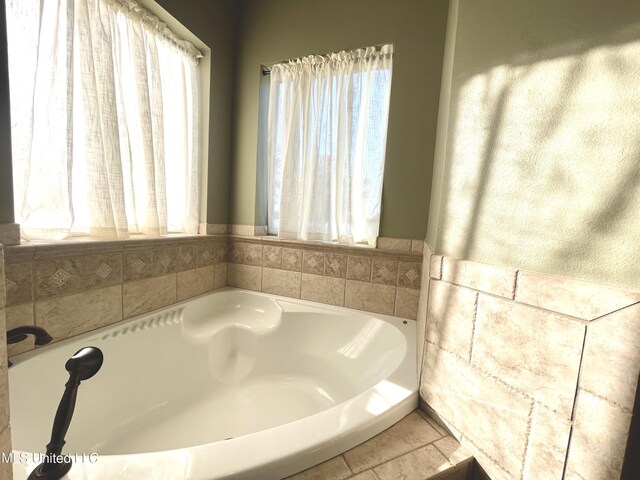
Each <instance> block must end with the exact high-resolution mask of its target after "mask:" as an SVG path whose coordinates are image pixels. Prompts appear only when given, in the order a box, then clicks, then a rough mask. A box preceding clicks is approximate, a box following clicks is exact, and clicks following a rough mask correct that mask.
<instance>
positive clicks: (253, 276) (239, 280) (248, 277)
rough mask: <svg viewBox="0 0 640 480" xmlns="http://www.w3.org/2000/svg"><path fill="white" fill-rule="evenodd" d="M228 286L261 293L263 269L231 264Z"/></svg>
mask: <svg viewBox="0 0 640 480" xmlns="http://www.w3.org/2000/svg"><path fill="white" fill-rule="evenodd" d="M227 285H229V286H231V287H237V288H245V289H247V290H254V291H257V292H259V291H260V289H261V286H262V267H258V266H255V265H240V264H238V263H229V264H228V265H227Z"/></svg>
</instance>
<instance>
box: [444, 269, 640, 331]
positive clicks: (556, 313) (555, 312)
mask: <svg viewBox="0 0 640 480" xmlns="http://www.w3.org/2000/svg"><path fill="white" fill-rule="evenodd" d="M432 280H437V281H438V282H443V283H446V284H447V285H452V286H454V287H457V288H464V289H466V290H471V291H473V292H478V293H480V294H482V295H487V296H489V297H493V298H497V299H498V300H502V301H505V302H509V303H512V304H514V305H522V306H525V307H529V308H532V309H534V310H539V311H542V312H544V313H551V314H553V315H556V316H558V317H562V318H566V319H567V320H570V321H573V322H576V323H579V324H581V325H588V324H589V323H591V322H593V320H585V319H584V318H580V317H575V316H573V315H568V314H566V313H562V312H557V311H555V310H549V309H548V308H542V307H539V306H537V305H531V304H530V303H524V302H519V301H518V300H512V299H510V298H507V297H503V296H502V295H496V294H495V293H491V292H485V291H484V290H478V289H475V288H471V287H467V286H465V285H459V284H457V283H454V282H449V281H447V280H438V279H435V278H432ZM637 303H640V301H639V302H637ZM633 305H635V303H634V304H633ZM629 306H631V305H629ZM624 308H626V307H624ZM612 313H613V312H612ZM607 315H609V314H607ZM599 318H600V317H599Z"/></svg>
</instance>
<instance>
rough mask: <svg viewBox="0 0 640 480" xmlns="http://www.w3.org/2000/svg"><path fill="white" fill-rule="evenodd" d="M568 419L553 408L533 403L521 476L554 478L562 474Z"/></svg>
mask: <svg viewBox="0 0 640 480" xmlns="http://www.w3.org/2000/svg"><path fill="white" fill-rule="evenodd" d="M570 430H571V423H570V421H569V420H568V419H567V418H563V417H561V416H559V415H557V414H555V413H553V412H552V411H550V410H548V409H546V408H545V407H542V406H540V405H536V406H535V408H534V412H533V416H532V419H531V433H530V435H531V438H530V442H529V451H528V452H527V456H526V458H525V462H526V463H525V468H524V478H530V479H532V480H534V479H535V480H545V479H548V480H555V479H558V480H559V479H561V478H562V472H563V470H564V461H565V458H566V455H567V446H568V445H569V432H570Z"/></svg>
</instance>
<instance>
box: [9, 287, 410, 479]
mask: <svg viewBox="0 0 640 480" xmlns="http://www.w3.org/2000/svg"><path fill="white" fill-rule="evenodd" d="M86 345H95V346H97V347H99V348H100V349H101V350H102V351H103V352H104V356H105V360H104V365H103V367H102V369H101V370H100V372H98V374H97V375H96V376H95V377H93V378H91V379H89V380H87V381H85V382H83V383H82V385H81V386H80V389H79V393H78V401H77V405H76V410H75V414H74V418H73V421H72V423H71V426H70V428H69V432H68V434H67V444H66V446H65V449H64V453H69V454H72V455H73V454H77V457H75V458H76V462H74V466H73V468H72V470H71V472H70V473H69V478H70V479H101V480H102V479H111V478H113V479H136V480H138V479H142V478H144V479H154V480H155V479H187V478H188V479H218V478H229V479H259V480H269V479H279V478H283V477H285V476H287V475H290V474H293V473H295V472H297V471H300V470H302V469H304V468H308V467H310V466H312V465H314V464H316V463H319V462H321V461H324V460H326V459H328V458H330V457H332V456H335V455H337V454H339V453H341V452H343V451H345V450H347V449H349V448H351V447H353V446H355V445H357V444H359V443H361V442H363V441H364V440H366V439H368V438H370V437H372V436H373V435H375V434H377V433H379V432H381V431H382V430H384V429H385V428H388V427H389V426H390V425H392V424H393V423H395V422H397V421H398V420H399V419H401V418H402V417H403V416H405V415H407V414H408V413H409V412H410V411H412V410H413V409H414V408H415V407H416V404H417V378H416V361H415V356H416V355H415V322H413V321H406V322H405V321H403V320H401V319H397V318H393V317H388V316H385V315H375V314H369V313H365V312H359V311H355V310H350V309H345V308H338V307H331V306H325V305H321V304H317V303H313V302H307V301H303V300H294V299H289V298H284V297H276V296H271V295H266V294H261V293H253V292H247V291H243V290H234V289H223V290H220V291H217V292H215V293H211V294H208V295H204V296H201V297H198V298H196V299H192V300H189V301H187V302H182V303H179V304H176V305H173V306H171V307H168V308H165V309H162V310H158V311H156V312H153V313H151V314H147V315H144V316H141V317H137V318H134V319H132V320H128V321H125V322H121V323H118V324H116V325H113V326H110V327H107V328H103V329H100V330H96V331H93V332H90V333H88V334H85V335H82V336H80V337H75V338H73V339H70V340H66V341H63V342H60V343H57V344H55V345H52V346H48V347H45V348H43V349H39V350H38V351H36V352H29V353H25V354H23V355H19V356H17V357H15V358H14V366H13V367H12V368H11V369H10V371H9V386H10V396H11V425H12V437H13V448H14V452H15V453H16V455H15V460H20V461H19V462H16V463H14V478H16V479H23V478H26V477H27V475H28V473H29V472H30V471H31V470H32V469H33V468H34V467H35V465H37V463H39V461H40V459H39V458H38V456H37V455H35V454H34V453H33V452H44V450H45V445H46V444H47V443H48V441H49V436H50V433H51V425H52V422H53V417H54V415H55V411H56V408H57V406H58V402H59V400H60V396H61V394H62V391H63V388H64V383H65V382H66V380H67V378H68V374H67V372H66V371H65V369H64V364H65V362H66V360H67V359H68V358H69V357H70V356H71V355H73V353H75V352H76V351H77V350H78V349H80V348H81V347H83V346H86ZM25 452H28V453H25ZM92 452H95V453H97V456H95V455H94V456H92V457H89V455H90V454H91V453H92ZM82 454H85V457H84V460H83V458H82V457H81V455H82Z"/></svg>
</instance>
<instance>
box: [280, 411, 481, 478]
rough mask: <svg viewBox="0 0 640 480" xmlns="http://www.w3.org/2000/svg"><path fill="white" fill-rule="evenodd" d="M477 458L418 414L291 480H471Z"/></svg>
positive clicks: (425, 416)
mask: <svg viewBox="0 0 640 480" xmlns="http://www.w3.org/2000/svg"><path fill="white" fill-rule="evenodd" d="M472 462H473V457H472V456H471V454H470V453H469V452H468V451H467V450H465V449H464V448H463V447H461V446H460V444H459V443H458V441H457V440H456V439H455V438H453V437H452V436H450V435H449V434H448V433H447V432H446V431H445V430H444V429H443V428H442V427H440V426H439V425H438V424H437V423H436V422H435V421H434V420H433V419H431V418H430V417H429V416H428V415H427V414H426V413H424V412H423V411H421V410H415V411H413V412H412V413H410V414H409V415H407V416H406V417H405V418H403V419H402V420H400V421H399V422H398V423H396V424H395V425H393V426H392V427H390V428H388V429H387V430H385V431H384V432H382V433H380V434H379V435H376V436H375V437H373V438H372V439H370V440H368V441H366V442H365V443H363V444H360V445H358V446H357V447H354V448H352V449H351V450H349V451H347V452H345V453H343V454H342V455H338V456H337V457H334V458H332V459H330V460H327V461H326V462H324V463H321V464H319V465H316V466H315V467H311V468H310V469H308V470H305V471H303V472H300V473H298V474H296V475H293V476H291V477H288V479H287V480H427V479H434V480H435V479H437V480H466V479H467V478H470V477H469V475H470V471H471V467H472Z"/></svg>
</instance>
